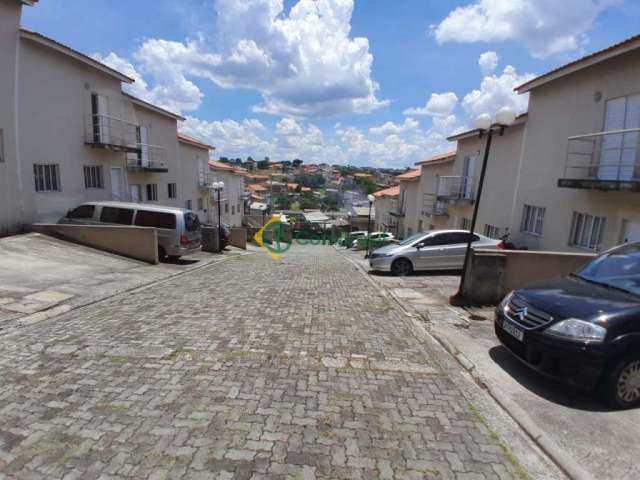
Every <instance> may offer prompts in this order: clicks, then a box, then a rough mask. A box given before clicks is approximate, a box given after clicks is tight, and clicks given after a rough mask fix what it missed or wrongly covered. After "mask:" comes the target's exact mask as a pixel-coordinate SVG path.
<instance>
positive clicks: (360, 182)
mask: <svg viewBox="0 0 640 480" xmlns="http://www.w3.org/2000/svg"><path fill="white" fill-rule="evenodd" d="M356 186H357V187H358V189H359V190H360V191H361V192H363V193H364V194H365V195H368V194H370V193H373V192H375V191H376V190H378V186H377V185H376V184H375V182H374V181H373V180H372V179H371V178H356Z"/></svg>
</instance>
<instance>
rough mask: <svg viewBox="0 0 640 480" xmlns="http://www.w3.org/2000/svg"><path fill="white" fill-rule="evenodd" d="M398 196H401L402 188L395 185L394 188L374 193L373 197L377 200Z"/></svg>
mask: <svg viewBox="0 0 640 480" xmlns="http://www.w3.org/2000/svg"><path fill="white" fill-rule="evenodd" d="M398 195H400V186H399V185H395V186H393V187H389V188H385V189H384V190H378V191H377V192H374V193H373V196H374V197H376V198H382V197H397V196H398Z"/></svg>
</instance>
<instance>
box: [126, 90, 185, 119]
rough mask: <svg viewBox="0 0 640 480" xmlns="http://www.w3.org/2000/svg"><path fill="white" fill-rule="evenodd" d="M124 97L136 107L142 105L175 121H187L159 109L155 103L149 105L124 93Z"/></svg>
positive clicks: (175, 114)
mask: <svg viewBox="0 0 640 480" xmlns="http://www.w3.org/2000/svg"><path fill="white" fill-rule="evenodd" d="M122 95H124V96H125V97H127V98H129V99H130V100H131V101H132V102H133V103H135V104H136V105H140V106H141V107H144V108H147V109H149V110H152V111H154V112H156V113H160V114H161V115H166V116H167V117H171V118H173V119H175V120H186V118H184V117H183V116H182V115H178V114H177V113H173V112H170V111H169V110H167V109H165V108H162V107H159V106H158V105H154V104H153V103H149V102H147V101H145V100H142V99H141V98H138V97H136V96H134V95H131V94H130V93H127V92H122Z"/></svg>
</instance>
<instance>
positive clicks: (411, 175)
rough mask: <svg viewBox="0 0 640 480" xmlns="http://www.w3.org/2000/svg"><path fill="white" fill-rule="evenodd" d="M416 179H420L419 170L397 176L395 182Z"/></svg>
mask: <svg viewBox="0 0 640 480" xmlns="http://www.w3.org/2000/svg"><path fill="white" fill-rule="evenodd" d="M416 178H420V170H409V171H408V172H406V173H403V174H401V175H398V176H397V177H396V180H400V181H402V180H415V179H416Z"/></svg>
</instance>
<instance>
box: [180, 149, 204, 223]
mask: <svg viewBox="0 0 640 480" xmlns="http://www.w3.org/2000/svg"><path fill="white" fill-rule="evenodd" d="M178 158H179V169H178V170H179V176H180V181H179V182H180V183H178V198H179V199H180V200H182V205H180V206H182V207H186V204H187V201H188V200H191V210H193V211H194V212H196V213H197V214H198V217H199V218H200V221H201V222H206V223H211V222H212V218H210V217H209V216H210V214H211V193H210V191H209V189H207V188H201V187H200V185H199V181H200V176H201V174H202V175H206V174H207V171H208V168H209V167H208V165H207V164H208V161H209V150H208V149H206V148H201V147H196V146H194V145H190V144H187V143H183V142H178ZM198 199H202V202H201V203H202V207H203V208H202V209H200V208H198V206H199V203H200V202H198Z"/></svg>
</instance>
